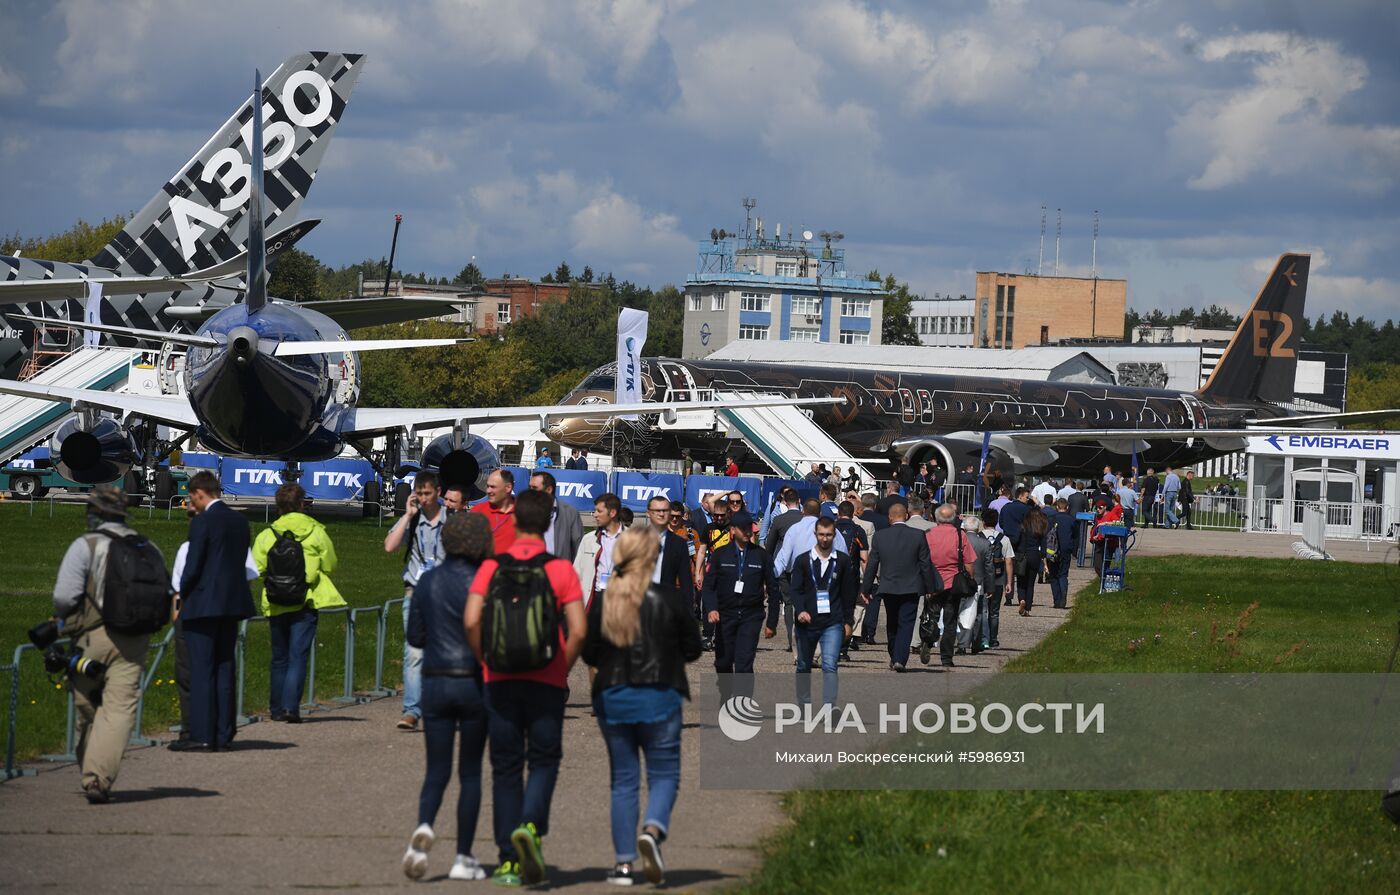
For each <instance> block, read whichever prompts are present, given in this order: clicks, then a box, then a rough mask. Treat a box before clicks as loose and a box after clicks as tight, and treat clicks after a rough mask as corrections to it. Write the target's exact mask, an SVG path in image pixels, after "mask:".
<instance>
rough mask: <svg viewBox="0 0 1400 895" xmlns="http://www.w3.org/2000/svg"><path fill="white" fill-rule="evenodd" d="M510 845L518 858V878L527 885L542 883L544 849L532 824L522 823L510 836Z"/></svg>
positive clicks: (537, 831) (538, 833)
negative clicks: (513, 847)
mask: <svg viewBox="0 0 1400 895" xmlns="http://www.w3.org/2000/svg"><path fill="white" fill-rule="evenodd" d="M510 844H511V845H513V846H515V853H516V854H517V855H519V856H520V878H521V880H522V881H523V882H525V883H527V884H528V885H532V886H533V885H535V884H536V883H542V882H544V876H545V866H544V847H543V843H541V842H540V832H539V830H538V829H536V827H535V825H534V824H533V823H523V824H521V825H520V826H518V827H516V828H515V832H514V833H511V834H510Z"/></svg>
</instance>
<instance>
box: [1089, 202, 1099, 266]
mask: <svg viewBox="0 0 1400 895" xmlns="http://www.w3.org/2000/svg"><path fill="white" fill-rule="evenodd" d="M1089 257H1090V259H1091V260H1090V262H1089V276H1091V277H1095V278H1097V277H1098V275H1099V210H1098V209H1097V208H1095V209H1094V248H1093V249H1092V251H1091V253H1090V256H1089Z"/></svg>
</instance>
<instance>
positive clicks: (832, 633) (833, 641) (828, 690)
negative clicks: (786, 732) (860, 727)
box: [797, 622, 846, 706]
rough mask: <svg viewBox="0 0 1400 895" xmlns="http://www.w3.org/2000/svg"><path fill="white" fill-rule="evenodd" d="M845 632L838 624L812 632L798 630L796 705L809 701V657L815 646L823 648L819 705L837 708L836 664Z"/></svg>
mask: <svg viewBox="0 0 1400 895" xmlns="http://www.w3.org/2000/svg"><path fill="white" fill-rule="evenodd" d="M845 630H846V629H845V628H844V627H843V626H842V625H841V623H840V622H836V623H833V624H829V625H827V626H826V627H825V628H815V627H813V626H812V625H798V626H797V701H798V702H800V703H803V704H804V705H805V704H806V703H809V702H811V701H812V656H813V654H814V653H815V652H816V650H817V645H818V644H821V648H822V702H824V703H826V704H827V705H832V706H834V705H836V660H837V659H838V658H839V657H840V655H841V643H842V641H843V640H844V639H845V638H844V635H845Z"/></svg>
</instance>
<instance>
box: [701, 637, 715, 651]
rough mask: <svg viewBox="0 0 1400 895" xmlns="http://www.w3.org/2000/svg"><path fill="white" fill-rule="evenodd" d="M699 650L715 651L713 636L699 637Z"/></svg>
mask: <svg viewBox="0 0 1400 895" xmlns="http://www.w3.org/2000/svg"><path fill="white" fill-rule="evenodd" d="M700 650H701V652H706V653H712V652H714V651H715V639H714V638H713V637H703V638H701V639H700Z"/></svg>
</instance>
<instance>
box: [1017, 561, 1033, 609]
mask: <svg viewBox="0 0 1400 895" xmlns="http://www.w3.org/2000/svg"><path fill="white" fill-rule="evenodd" d="M1035 575H1036V570H1034V569H1033V570H1032V571H1030V572H1027V573H1026V574H1024V575H1017V576H1016V599H1017V600H1019V601H1020V602H1022V603H1025V604H1026V608H1027V609H1029V608H1031V606H1033V605H1034V604H1035Z"/></svg>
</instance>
